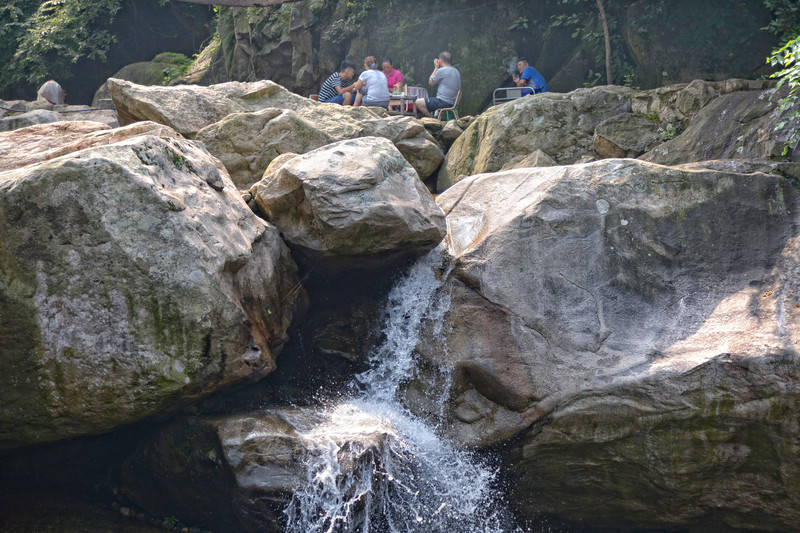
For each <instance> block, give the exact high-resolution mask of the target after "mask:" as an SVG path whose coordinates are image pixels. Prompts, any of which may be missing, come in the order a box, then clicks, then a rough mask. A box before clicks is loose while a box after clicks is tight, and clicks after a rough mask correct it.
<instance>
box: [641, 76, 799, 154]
mask: <svg viewBox="0 0 800 533" xmlns="http://www.w3.org/2000/svg"><path fill="white" fill-rule="evenodd" d="M735 81H737V80H730V84H733V82H735ZM730 84H728V85H730ZM786 94H787V92H786V89H776V88H769V89H765V90H739V91H729V92H726V93H725V94H722V95H721V96H719V97H718V98H715V99H714V100H712V101H710V102H709V103H708V104H707V105H705V106H704V107H703V108H702V109H700V110H698V111H697V113H695V114H694V115H693V116H692V118H691V120H690V121H689V122H688V125H687V127H686V129H685V131H683V132H682V133H681V134H680V135H678V136H677V137H675V138H674V139H671V140H668V141H667V142H664V143H663V144H660V145H658V146H656V147H655V148H653V149H652V150H651V151H650V152H648V153H647V154H645V155H644V156H642V159H644V160H646V161H652V162H655V163H662V164H667V165H673V164H680V163H689V162H696V161H706V160H712V159H769V158H780V157H781V156H782V155H783V151H784V147H785V145H786V143H787V141H789V139H790V137H791V135H792V132H794V131H797V130H798V129H800V118H798V117H796V116H795V113H794V111H793V110H792V109H791V107H788V108H786V109H782V106H781V100H782V99H783V98H784V97H785V96H786ZM781 123H783V124H785V126H784V127H783V128H782V129H779V128H778V125H779V124H781ZM790 148H795V146H791V147H790Z"/></svg>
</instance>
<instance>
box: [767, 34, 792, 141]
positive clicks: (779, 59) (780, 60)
mask: <svg viewBox="0 0 800 533" xmlns="http://www.w3.org/2000/svg"><path fill="white" fill-rule="evenodd" d="M768 61H769V64H770V65H772V66H773V67H775V68H778V69H779V70H778V71H777V72H775V73H774V74H773V75H772V77H773V78H777V79H778V86H779V87H782V86H784V85H785V86H787V87H788V88H789V94H788V96H787V97H786V98H784V99H783V100H782V101H781V109H782V110H784V111H785V110H789V109H791V110H793V117H794V118H796V119H800V35H798V36H797V37H796V38H794V39H792V40H790V41H789V42H787V43H786V44H785V45H783V47H781V48H779V49H778V50H775V51H774V52H772V55H771V56H770V57H769V59H768ZM787 125H788V121H783V122H780V123H779V124H777V126H776V127H775V129H777V130H782V129H784V128H785V127H786V126H787ZM797 143H800V129H797V130H796V131H794V132H792V133H791V135H790V137H789V139H788V140H787V141H786V145H785V146H784V149H783V155H784V156H787V155H789V152H790V151H791V149H792V147H793V146H796V145H797Z"/></svg>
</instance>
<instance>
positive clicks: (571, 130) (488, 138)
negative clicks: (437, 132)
mask: <svg viewBox="0 0 800 533" xmlns="http://www.w3.org/2000/svg"><path fill="white" fill-rule="evenodd" d="M633 94H634V92H633V91H632V90H631V89H628V88H625V87H615V86H605V87H594V88H591V89H578V90H576V91H573V92H571V93H568V94H556V93H544V94H539V95H535V96H530V97H525V98H519V99H517V100H513V101H511V102H508V103H505V104H502V105H498V106H495V107H492V108H490V109H489V110H488V111H486V112H485V113H483V114H482V115H480V116H479V117H477V118H476V119H475V120H474V121H473V122H472V123H471V124H470V126H469V127H468V128H467V129H466V131H465V132H464V133H463V134H462V135H461V136H459V137H458V139H456V140H455V142H454V143H453V146H452V147H451V148H450V151H449V152H448V154H447V158H446V159H445V163H444V165H443V166H442V169H441V170H440V171H439V176H438V182H437V190H439V191H443V190H445V189H446V188H447V187H449V186H451V185H453V184H454V183H456V182H458V181H459V180H460V179H462V177H464V176H471V175H473V174H479V173H482V172H496V171H498V170H500V169H503V168H514V167H516V165H518V164H519V163H520V162H521V161H522V160H523V159H525V158H526V157H527V156H528V155H529V154H531V153H532V152H535V151H536V150H541V151H542V152H544V153H545V154H547V155H548V156H550V157H551V158H553V159H555V161H556V162H558V163H559V164H572V163H575V162H576V161H578V160H579V159H580V158H581V157H584V156H590V155H593V154H594V131H595V128H596V127H597V125H598V124H600V123H601V122H602V121H604V120H606V119H608V118H611V117H613V116H616V115H619V114H620V113H627V112H630V111H631V97H632V96H633Z"/></svg>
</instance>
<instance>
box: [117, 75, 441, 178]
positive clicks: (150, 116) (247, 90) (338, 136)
mask: <svg viewBox="0 0 800 533" xmlns="http://www.w3.org/2000/svg"><path fill="white" fill-rule="evenodd" d="M108 83H109V89H110V91H111V95H112V97H113V99H114V103H115V105H116V107H117V110H118V112H119V116H120V121H121V123H122V124H129V123H132V122H135V121H139V120H152V121H155V122H158V123H160V124H165V125H167V126H170V127H172V128H174V129H175V130H177V131H178V132H180V133H181V134H183V135H185V136H187V137H192V138H197V139H198V140H201V141H203V143H205V144H206V146H207V147H208V149H209V151H210V152H211V153H212V154H214V155H215V156H217V157H219V158H220V160H222V162H223V163H224V164H225V166H226V168H227V169H228V171H229V173H230V175H231V177H232V178H233V180H234V182H235V183H236V184H237V185H238V186H239V187H241V188H247V187H249V186H250V185H252V184H253V183H255V182H256V181H258V180H259V179H261V176H262V175H263V173H264V171H265V170H266V168H267V166H269V163H270V162H271V161H272V160H273V159H274V158H275V157H277V156H278V155H281V154H283V153H287V152H294V153H304V152H308V151H311V150H314V149H316V148H320V147H322V146H325V145H326V144H330V143H333V142H337V141H341V140H345V139H355V138H359V137H368V136H378V137H384V138H386V139H389V140H391V141H392V142H393V143H394V144H395V145H396V146H397V148H398V149H400V151H401V152H402V153H403V155H404V156H405V157H406V159H407V160H408V161H409V162H410V163H411V164H412V165H413V166H414V168H415V169H416V170H417V172H418V173H419V174H420V176H422V177H427V176H430V175H431V174H433V173H434V172H435V171H436V170H437V169H438V168H439V165H440V164H441V162H442V160H443V159H444V153H443V152H442V149H441V148H440V147H439V145H438V144H437V143H436V141H435V139H434V138H433V137H432V136H431V135H430V134H429V133H428V132H427V131H426V130H425V128H424V127H423V126H422V125H421V124H420V123H419V122H417V121H416V120H414V119H412V118H409V117H389V116H387V114H386V111H385V110H381V109H378V108H367V107H343V106H338V105H334V104H320V103H318V102H315V101H313V100H310V99H308V98H304V97H302V96H298V95H296V94H293V93H291V92H289V91H287V90H286V89H285V88H283V87H281V86H280V85H278V84H276V83H273V82H271V81H260V82H253V83H235V82H234V83H223V84H219V85H212V86H209V87H199V86H188V85H181V86H174V87H146V86H142V85H136V84H133V83H130V82H123V81H121V80H114V79H111V80H109V82H108Z"/></svg>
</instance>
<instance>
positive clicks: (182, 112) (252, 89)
mask: <svg viewBox="0 0 800 533" xmlns="http://www.w3.org/2000/svg"><path fill="white" fill-rule="evenodd" d="M108 90H109V92H110V93H111V98H112V100H113V101H114V106H115V107H116V109H117V113H118V115H119V122H120V125H123V126H125V125H127V124H131V123H133V122H138V121H141V120H152V121H153V122H158V123H159V124H164V125H166V126H170V127H171V128H173V129H175V130H176V131H178V132H179V133H181V134H182V135H185V136H187V137H194V136H195V135H196V134H197V132H198V131H200V130H201V129H202V128H204V127H206V126H208V125H210V124H213V123H214V122H218V121H220V120H222V119H223V118H225V117H226V116H228V115H230V114H231V113H242V112H252V111H257V110H260V109H263V108H265V107H277V108H281V109H294V110H296V109H302V108H304V107H309V106H313V105H321V104H317V103H315V102H314V101H312V100H309V99H308V98H303V97H302V96H298V95H296V94H293V93H291V92H289V91H287V90H286V89H284V88H283V87H281V86H280V85H278V84H277V83H273V82H271V81H267V80H264V81H256V82H249V83H245V82H235V81H234V82H228V83H221V84H218V85H212V86H210V87H200V86H196V85H178V86H174V87H158V86H145V85H137V84H135V83H131V82H129V81H124V80H118V79H116V78H110V79H109V80H108Z"/></svg>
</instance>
